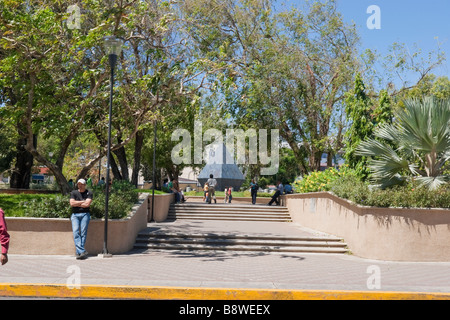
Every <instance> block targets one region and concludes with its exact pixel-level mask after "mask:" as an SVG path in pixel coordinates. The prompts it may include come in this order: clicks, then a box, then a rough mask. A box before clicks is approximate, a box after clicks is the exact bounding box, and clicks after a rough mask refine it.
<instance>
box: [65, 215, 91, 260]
mask: <svg viewBox="0 0 450 320" xmlns="http://www.w3.org/2000/svg"><path fill="white" fill-rule="evenodd" d="M90 220H91V215H90V214H89V212H82V213H72V216H71V217H70V221H72V231H73V240H74V242H75V250H76V253H77V254H82V253H83V252H85V251H86V250H84V244H85V243H86V235H87V230H88V225H89V221H90Z"/></svg>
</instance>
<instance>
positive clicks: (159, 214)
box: [147, 193, 175, 222]
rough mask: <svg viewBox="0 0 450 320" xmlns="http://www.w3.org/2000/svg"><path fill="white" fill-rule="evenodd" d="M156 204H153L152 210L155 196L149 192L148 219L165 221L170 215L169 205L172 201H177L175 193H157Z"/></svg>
mask: <svg viewBox="0 0 450 320" xmlns="http://www.w3.org/2000/svg"><path fill="white" fill-rule="evenodd" d="M154 196H155V205H154V206H153V212H152V198H153V196H152V195H151V194H149V196H148V218H147V221H148V222H151V221H155V222H163V221H165V220H166V219H167V216H168V215H169V207H170V204H171V203H174V202H175V194H173V193H167V194H155V195H154Z"/></svg>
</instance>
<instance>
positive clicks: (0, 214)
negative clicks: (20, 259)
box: [0, 208, 10, 265]
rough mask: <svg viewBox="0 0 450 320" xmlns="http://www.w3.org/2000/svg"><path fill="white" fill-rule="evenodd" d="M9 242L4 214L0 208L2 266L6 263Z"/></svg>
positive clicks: (0, 260)
mask: <svg viewBox="0 0 450 320" xmlns="http://www.w3.org/2000/svg"><path fill="white" fill-rule="evenodd" d="M9 240H10V236H9V233H8V228H7V227H6V221H5V212H4V211H3V209H2V208H0V245H1V247H2V252H1V256H0V262H1V264H2V265H4V264H6V263H7V262H8V249H9Z"/></svg>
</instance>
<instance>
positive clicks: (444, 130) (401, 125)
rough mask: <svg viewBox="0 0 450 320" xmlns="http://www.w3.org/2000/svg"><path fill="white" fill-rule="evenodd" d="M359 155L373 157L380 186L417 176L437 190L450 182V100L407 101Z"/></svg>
mask: <svg viewBox="0 0 450 320" xmlns="http://www.w3.org/2000/svg"><path fill="white" fill-rule="evenodd" d="M393 146H396V147H395V148H394V147H393ZM356 154H357V155H361V156H368V157H371V158H370V161H369V164H368V165H369V168H370V170H371V173H372V175H371V178H372V179H373V180H374V182H375V183H377V184H378V185H379V186H380V187H386V186H389V185H394V184H400V183H402V182H404V181H406V180H408V179H413V180H416V181H417V182H419V184H420V185H422V186H426V187H428V189H431V190H433V189H436V188H437V187H439V186H440V185H442V184H444V183H446V182H447V181H449V176H448V175H445V174H444V171H445V169H446V168H447V167H448V166H449V162H450V161H449V160H450V100H449V99H446V100H439V99H436V98H435V97H425V98H423V99H422V100H419V99H409V100H407V101H405V108H404V109H402V110H400V111H398V112H396V114H395V117H394V121H393V122H392V124H382V125H380V126H379V127H377V128H376V129H375V138H374V139H372V138H371V139H366V140H364V141H363V142H361V143H360V144H359V146H358V147H357V149H356Z"/></svg>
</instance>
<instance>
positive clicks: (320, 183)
mask: <svg viewBox="0 0 450 320" xmlns="http://www.w3.org/2000/svg"><path fill="white" fill-rule="evenodd" d="M357 175H358V173H357V171H356V170H354V169H351V168H349V166H348V165H343V166H342V167H341V168H340V169H339V170H337V169H336V168H328V169H326V170H324V171H316V172H312V173H310V174H309V175H307V176H304V177H303V179H301V180H297V181H295V182H294V183H293V184H292V187H293V188H294V189H295V191H296V192H299V193H307V192H319V191H329V190H330V188H331V183H332V182H334V181H336V180H337V179H340V178H341V177H346V176H352V177H356V176H357Z"/></svg>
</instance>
